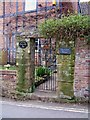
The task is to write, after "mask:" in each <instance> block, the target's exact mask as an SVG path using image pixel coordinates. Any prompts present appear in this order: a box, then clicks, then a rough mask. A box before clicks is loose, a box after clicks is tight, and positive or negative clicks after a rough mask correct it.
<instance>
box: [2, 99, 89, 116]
mask: <svg viewBox="0 0 90 120" xmlns="http://www.w3.org/2000/svg"><path fill="white" fill-rule="evenodd" d="M0 103H1V102H0ZM2 117H3V118H88V110H87V109H86V108H85V107H79V106H74V107H70V106H69V107H68V106H65V107H64V106H60V105H59V104H57V105H55V104H51V103H50V104H49V103H42V102H40V103H38V102H29V103H25V102H24V103H23V102H11V101H10V102H7V101H3V102H2Z"/></svg>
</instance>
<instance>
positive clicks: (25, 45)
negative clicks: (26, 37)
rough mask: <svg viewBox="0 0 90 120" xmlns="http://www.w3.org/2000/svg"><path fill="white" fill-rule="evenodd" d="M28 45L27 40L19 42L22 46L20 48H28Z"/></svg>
mask: <svg viewBox="0 0 90 120" xmlns="http://www.w3.org/2000/svg"><path fill="white" fill-rule="evenodd" d="M27 46H28V43H27V42H26V41H20V42H19V47H20V48H23V49H24V48H26V47H27Z"/></svg>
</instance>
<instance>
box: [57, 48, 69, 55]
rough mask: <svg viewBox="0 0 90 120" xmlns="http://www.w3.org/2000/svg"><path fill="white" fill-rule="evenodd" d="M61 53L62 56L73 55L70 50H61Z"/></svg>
mask: <svg viewBox="0 0 90 120" xmlns="http://www.w3.org/2000/svg"><path fill="white" fill-rule="evenodd" d="M59 52H60V54H62V55H70V54H71V49H70V48H60V50H59Z"/></svg>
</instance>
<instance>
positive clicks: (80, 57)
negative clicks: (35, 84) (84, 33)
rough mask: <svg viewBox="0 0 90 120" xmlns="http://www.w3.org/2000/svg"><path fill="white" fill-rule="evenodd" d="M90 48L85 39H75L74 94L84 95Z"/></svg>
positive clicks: (89, 76) (89, 75)
mask: <svg viewBox="0 0 90 120" xmlns="http://www.w3.org/2000/svg"><path fill="white" fill-rule="evenodd" d="M89 71H90V48H89V45H88V44H87V41H86V40H80V39H77V41H76V58H75V76H74V91H75V96H77V97H84V95H85V92H86V91H85V89H87V88H88V85H89V80H90V74H89Z"/></svg>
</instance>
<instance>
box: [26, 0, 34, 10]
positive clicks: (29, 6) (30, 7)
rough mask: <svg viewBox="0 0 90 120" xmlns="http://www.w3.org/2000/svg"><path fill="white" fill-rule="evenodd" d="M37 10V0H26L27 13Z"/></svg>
mask: <svg viewBox="0 0 90 120" xmlns="http://www.w3.org/2000/svg"><path fill="white" fill-rule="evenodd" d="M29 10H36V0H25V11H29Z"/></svg>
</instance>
